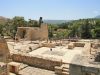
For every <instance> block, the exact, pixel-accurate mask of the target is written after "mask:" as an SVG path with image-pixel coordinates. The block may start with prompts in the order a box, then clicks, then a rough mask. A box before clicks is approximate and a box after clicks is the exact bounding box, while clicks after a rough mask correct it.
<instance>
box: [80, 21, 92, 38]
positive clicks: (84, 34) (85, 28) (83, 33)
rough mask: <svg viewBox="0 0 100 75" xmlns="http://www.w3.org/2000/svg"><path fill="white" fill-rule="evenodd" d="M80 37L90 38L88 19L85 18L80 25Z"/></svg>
mask: <svg viewBox="0 0 100 75" xmlns="http://www.w3.org/2000/svg"><path fill="white" fill-rule="evenodd" d="M81 37H82V38H84V39H88V38H91V37H92V35H91V26H90V24H89V22H88V20H85V22H84V24H83V25H81Z"/></svg>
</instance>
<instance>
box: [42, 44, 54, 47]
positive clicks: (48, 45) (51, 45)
mask: <svg viewBox="0 0 100 75" xmlns="http://www.w3.org/2000/svg"><path fill="white" fill-rule="evenodd" d="M55 46H56V44H55V43H42V47H50V48H54V47H55Z"/></svg>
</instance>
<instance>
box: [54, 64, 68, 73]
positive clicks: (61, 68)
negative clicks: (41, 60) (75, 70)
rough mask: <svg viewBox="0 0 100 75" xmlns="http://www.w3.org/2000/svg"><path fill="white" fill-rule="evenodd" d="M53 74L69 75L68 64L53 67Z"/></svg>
mask: <svg viewBox="0 0 100 75" xmlns="http://www.w3.org/2000/svg"><path fill="white" fill-rule="evenodd" d="M55 73H56V74H58V75H70V74H69V64H67V63H64V64H62V65H61V66H55Z"/></svg>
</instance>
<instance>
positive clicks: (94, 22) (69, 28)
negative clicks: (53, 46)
mask: <svg viewBox="0 0 100 75" xmlns="http://www.w3.org/2000/svg"><path fill="white" fill-rule="evenodd" d="M49 29H50V35H49V36H50V37H51V38H55V36H56V38H69V37H70V38H82V39H99V38H100V19H96V18H92V19H79V20H73V21H69V22H66V23H62V24H59V25H49Z"/></svg>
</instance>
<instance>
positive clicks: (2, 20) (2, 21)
mask: <svg viewBox="0 0 100 75" xmlns="http://www.w3.org/2000/svg"><path fill="white" fill-rule="evenodd" d="M7 20H8V18H5V17H3V16H0V24H4V23H5V22H7Z"/></svg>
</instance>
